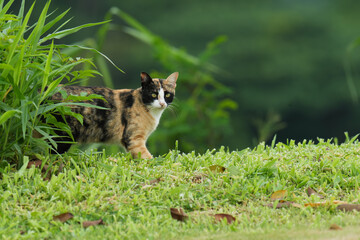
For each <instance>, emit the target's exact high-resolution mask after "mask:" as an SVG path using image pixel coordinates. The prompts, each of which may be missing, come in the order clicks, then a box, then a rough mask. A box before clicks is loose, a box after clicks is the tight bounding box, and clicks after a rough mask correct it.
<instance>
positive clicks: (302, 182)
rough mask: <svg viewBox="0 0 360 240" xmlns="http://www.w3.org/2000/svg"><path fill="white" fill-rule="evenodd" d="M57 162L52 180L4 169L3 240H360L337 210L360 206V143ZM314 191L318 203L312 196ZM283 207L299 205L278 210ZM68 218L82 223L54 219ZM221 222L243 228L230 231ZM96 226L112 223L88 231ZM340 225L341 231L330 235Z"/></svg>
mask: <svg viewBox="0 0 360 240" xmlns="http://www.w3.org/2000/svg"><path fill="white" fill-rule="evenodd" d="M53 158H54V159H52V160H51V159H50V160H49V159H46V158H44V159H42V160H43V161H42V164H43V165H44V164H47V165H50V166H51V167H49V168H48V170H49V171H51V175H50V174H48V175H46V173H41V170H40V168H37V167H35V166H32V167H30V168H26V166H27V163H26V161H25V164H24V166H23V167H22V168H21V169H20V170H19V171H15V170H14V169H11V168H10V167H3V168H2V174H1V175H0V176H1V178H0V191H1V192H0V206H1V207H0V236H1V238H2V239H71V238H74V239H290V238H291V239H358V238H359V237H358V236H360V228H359V226H360V221H359V218H360V213H359V212H357V211H346V212H345V211H342V210H339V209H338V208H337V204H335V203H334V201H335V200H339V201H343V202H347V203H351V204H359V203H360V192H359V181H360V163H359V158H360V143H358V141H357V140H356V141H354V139H353V140H352V141H351V140H350V141H348V142H347V143H344V144H341V145H336V144H333V143H331V141H324V140H319V142H317V143H312V142H303V143H299V144H296V143H294V142H293V141H290V142H289V143H287V144H283V143H278V144H276V146H272V147H270V146H265V145H264V144H261V145H259V146H258V147H256V148H255V149H253V150H251V149H245V150H242V151H234V152H229V151H227V150H226V149H225V148H222V149H219V150H211V151H210V150H209V151H208V152H207V153H205V154H203V155H199V154H196V153H189V154H183V153H179V152H178V151H176V150H173V151H170V152H169V153H168V154H167V155H164V156H163V157H158V158H155V159H153V160H131V159H130V157H129V156H128V155H124V154H118V155H115V156H111V157H105V155H104V154H103V153H96V152H92V153H78V154H68V155H65V156H64V158H63V159H62V160H61V159H59V158H58V157H57V158H55V156H54V157H53ZM25 160H26V159H25ZM44 179H45V180H44ZM309 187H311V188H312V189H313V190H315V191H316V192H317V193H318V194H313V195H311V196H308V194H307V191H306V190H307V189H308V188H309ZM279 190H286V191H279ZM279 192H281V194H280V196H277V197H274V196H275V195H274V193H275V194H276V193H279ZM284 201H285V203H290V204H288V205H287V206H285V207H282V208H278V207H279V206H280V205H279V204H281V203H284ZM319 202H320V203H321V204H318V205H320V206H318V207H315V203H319ZM309 203H310V206H305V205H307V204H309ZM269 205H270V206H269ZM271 205H272V206H271ZM355 206H358V205H355ZM170 208H182V209H183V211H184V213H185V214H186V215H187V218H186V220H185V221H178V220H176V219H174V218H172V215H171V214H170ZM63 213H71V214H72V216H73V217H72V218H70V219H68V220H66V221H65V219H61V217H58V218H60V221H59V220H57V219H56V217H55V220H54V216H58V215H60V214H63ZM218 213H225V214H229V215H231V216H232V217H234V218H236V221H234V222H233V223H231V224H228V222H227V221H226V220H224V219H223V220H219V218H217V217H215V214H218ZM177 217H178V218H185V216H183V215H181V214H180V215H179V216H177ZM61 220H62V221H61ZM95 220H99V222H100V220H102V223H103V224H99V225H94V226H90V227H84V226H83V224H88V222H87V221H95ZM333 224H335V226H336V227H338V228H339V227H340V228H341V229H340V230H331V229H330V226H331V225H333Z"/></svg>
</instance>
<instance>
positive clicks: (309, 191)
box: [306, 187, 324, 199]
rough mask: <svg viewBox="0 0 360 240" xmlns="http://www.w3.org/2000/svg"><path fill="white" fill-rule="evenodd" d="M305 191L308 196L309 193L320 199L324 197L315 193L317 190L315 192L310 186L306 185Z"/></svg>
mask: <svg viewBox="0 0 360 240" xmlns="http://www.w3.org/2000/svg"><path fill="white" fill-rule="evenodd" d="M306 193H307V195H308V196H309V197H310V196H311V195H315V196H318V197H319V198H320V199H323V198H324V196H323V195H321V194H319V193H317V192H316V191H315V190H314V189H312V188H311V187H308V188H307V189H306Z"/></svg>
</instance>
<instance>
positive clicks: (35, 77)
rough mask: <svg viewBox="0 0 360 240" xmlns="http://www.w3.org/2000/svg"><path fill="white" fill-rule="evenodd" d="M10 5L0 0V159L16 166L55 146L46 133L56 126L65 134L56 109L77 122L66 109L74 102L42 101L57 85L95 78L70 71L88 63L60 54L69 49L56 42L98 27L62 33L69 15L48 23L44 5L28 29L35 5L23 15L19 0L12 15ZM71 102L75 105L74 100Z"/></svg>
mask: <svg viewBox="0 0 360 240" xmlns="http://www.w3.org/2000/svg"><path fill="white" fill-rule="evenodd" d="M13 2H14V0H12V1H9V2H8V3H7V4H6V5H4V0H0V48H1V51H0V62H1V63H0V69H1V75H0V133H1V134H0V160H2V161H4V160H7V161H15V162H16V163H19V164H21V161H22V160H23V157H24V156H25V155H30V154H32V153H35V152H39V151H41V152H44V151H46V149H48V148H51V147H52V146H56V143H55V142H54V141H53V138H54V137H56V136H53V134H51V135H50V134H49V131H50V130H54V129H55V128H57V129H61V130H64V131H67V132H69V127H68V126H67V125H66V124H61V123H58V122H56V121H55V120H54V117H52V116H51V114H50V113H52V112H55V111H56V112H58V113H59V114H61V115H64V114H72V115H73V116H75V117H77V118H78V119H79V120H81V118H82V117H81V116H79V115H76V114H73V113H72V112H71V111H70V107H68V105H70V104H75V103H57V104H54V103H51V102H48V101H47V99H48V98H49V97H50V96H51V95H52V94H54V93H55V92H57V91H59V89H58V88H57V86H58V85H59V84H60V83H61V82H62V81H67V82H76V81H79V80H80V79H82V78H85V77H89V76H93V75H94V74H98V72H97V71H95V70H92V69H88V70H74V69H75V68H76V67H77V66H78V65H80V64H82V63H85V62H86V63H91V60H90V59H84V58H77V59H72V58H70V57H68V56H66V55H64V54H63V53H62V52H61V50H62V49H65V48H69V47H71V46H67V45H59V44H56V43H55V40H57V39H61V38H63V37H65V36H68V35H69V34H72V33H75V32H77V31H79V30H81V29H83V28H87V27H91V26H95V25H99V24H102V23H91V24H85V25H81V26H77V27H73V28H69V29H63V28H64V25H65V24H66V23H67V22H68V21H65V22H64V23H61V22H60V21H61V20H62V19H63V17H64V16H65V14H66V13H67V12H68V11H65V12H63V13H61V14H59V15H57V16H54V17H53V18H52V19H51V20H49V17H50V16H51V17H52V16H53V15H54V13H50V14H49V13H48V10H49V6H50V1H48V2H47V3H46V4H45V6H42V9H43V10H42V12H41V14H40V16H39V17H38V19H37V21H36V22H35V23H34V24H33V25H32V26H29V18H30V16H31V14H32V11H33V9H34V6H35V3H34V4H32V5H31V7H30V8H29V10H28V11H27V13H25V0H23V1H22V4H21V8H20V10H19V13H18V15H13V14H9V13H8V11H9V8H10V7H11V5H12V3H13ZM56 26H58V27H57V28H56V29H55V30H52V29H53V28H54V27H56ZM72 100H73V102H76V99H72ZM40 116H43V119H44V120H43V121H42V122H48V123H49V124H50V125H52V126H49V125H45V124H44V123H41V122H40ZM34 132H37V133H40V134H41V135H42V138H34V137H33V134H34ZM18 161H19V162H18Z"/></svg>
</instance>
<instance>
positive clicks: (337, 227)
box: [330, 223, 342, 230]
mask: <svg viewBox="0 0 360 240" xmlns="http://www.w3.org/2000/svg"><path fill="white" fill-rule="evenodd" d="M330 230H342V227H340V226H339V225H337V224H335V223H334V224H331V226H330Z"/></svg>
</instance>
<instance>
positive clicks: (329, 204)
mask: <svg viewBox="0 0 360 240" xmlns="http://www.w3.org/2000/svg"><path fill="white" fill-rule="evenodd" d="M336 204H345V205H346V202H343V201H339V200H334V201H324V202H315V203H305V204H304V206H305V207H312V208H316V207H323V206H331V205H336ZM350 205H351V204H350ZM354 205H357V204H354ZM359 209H360V208H359Z"/></svg>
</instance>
